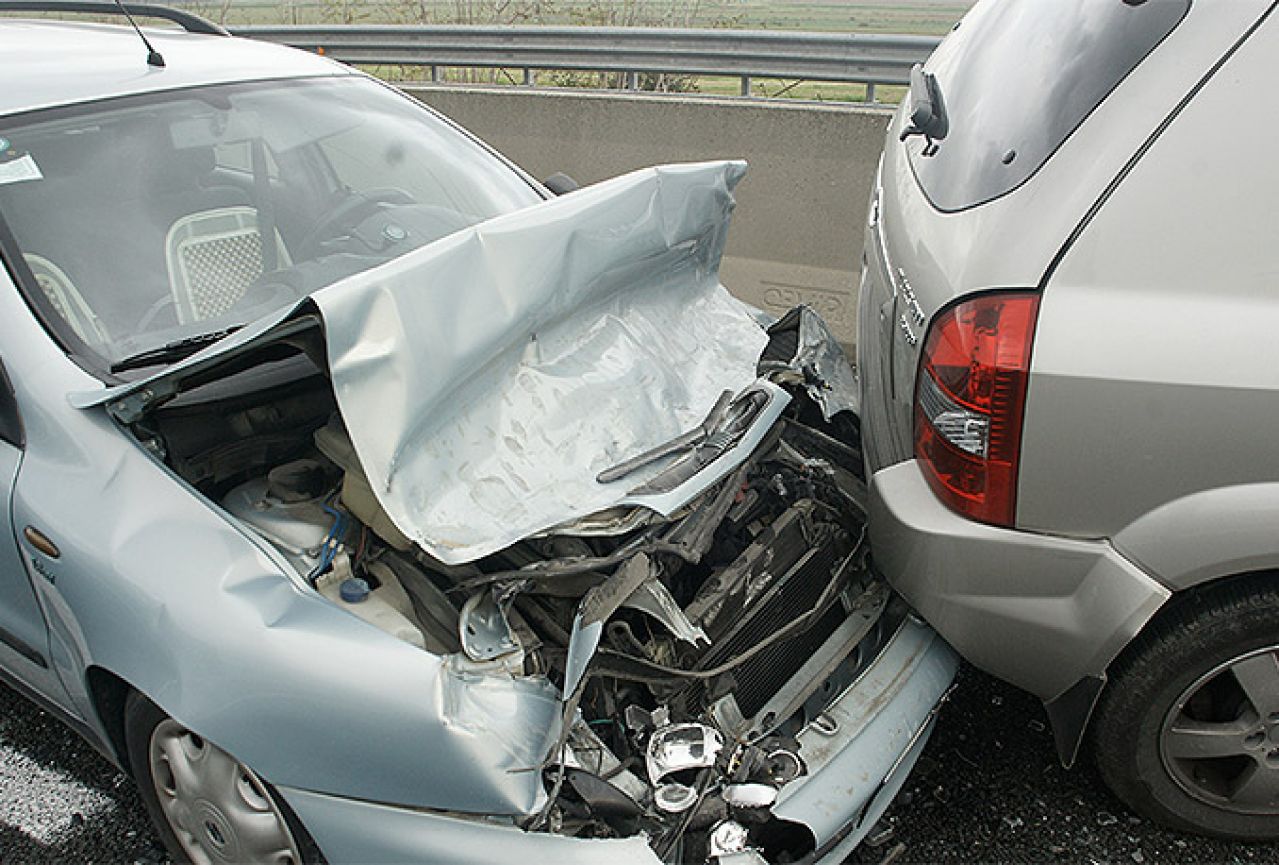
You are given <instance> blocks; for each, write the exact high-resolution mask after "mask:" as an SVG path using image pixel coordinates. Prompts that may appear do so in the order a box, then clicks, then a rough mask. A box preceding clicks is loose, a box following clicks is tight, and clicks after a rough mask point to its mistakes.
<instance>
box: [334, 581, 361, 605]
mask: <svg viewBox="0 0 1279 865" xmlns="http://www.w3.org/2000/svg"><path fill="white" fill-rule="evenodd" d="M338 594H339V595H340V596H341V597H342V600H344V601H346V602H347V603H348V604H358V603H359V602H360V601H363V600H366V599H367V598H368V596H369V584H368V583H366V582H364V580H362V579H360V578H359V577H348V578H346V579H345V580H343V581H342V585H341V587H340V588H339V589H338Z"/></svg>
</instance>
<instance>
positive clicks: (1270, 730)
mask: <svg viewBox="0 0 1279 865" xmlns="http://www.w3.org/2000/svg"><path fill="white" fill-rule="evenodd" d="M1159 751H1160V756H1161V757H1162V759H1163V763H1164V768H1165V769H1167V770H1168V774H1169V775H1171V776H1172V779H1173V780H1174V781H1175V782H1176V783H1177V785H1178V786H1179V787H1181V789H1182V790H1184V791H1185V792H1186V793H1188V794H1189V795H1191V796H1192V797H1194V798H1195V799H1198V800H1199V801H1201V802H1204V803H1206V804H1209V805H1212V806H1214V807H1217V808H1221V809H1223V810H1226V811H1231V812H1234V813H1237V814H1254V815H1276V814H1279V646H1267V647H1265V648H1262V649H1255V650H1253V651H1251V652H1248V653H1246V654H1243V655H1239V656H1237V657H1235V658H1233V659H1231V660H1229V661H1227V662H1226V663H1224V664H1221V665H1219V666H1217V667H1215V668H1213V669H1212V670H1210V671H1209V672H1208V673H1206V674H1205V675H1203V676H1201V677H1200V678H1199V679H1198V680H1197V681H1196V682H1195V683H1194V684H1192V685H1191V686H1190V687H1189V688H1187V689H1186V690H1185V691H1183V692H1182V694H1181V696H1180V697H1178V698H1177V702H1176V703H1174V704H1173V706H1172V708H1171V709H1170V710H1169V712H1168V715H1167V717H1166V718H1165V719H1164V724H1163V729H1162V731H1161V732H1160V736H1159Z"/></svg>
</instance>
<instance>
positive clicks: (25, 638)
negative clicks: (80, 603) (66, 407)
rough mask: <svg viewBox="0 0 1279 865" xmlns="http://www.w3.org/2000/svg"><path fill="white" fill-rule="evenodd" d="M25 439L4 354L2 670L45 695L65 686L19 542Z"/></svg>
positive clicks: (0, 363)
mask: <svg viewBox="0 0 1279 865" xmlns="http://www.w3.org/2000/svg"><path fill="white" fill-rule="evenodd" d="M24 444H25V442H24V436H23V427H22V416H21V413H20V412H19V409H18V403H17V398H16V396H15V395H14V389H13V384H12V382H11V381H10V379H9V374H8V372H7V370H6V369H5V366H4V359H3V358H2V357H0V506H2V507H3V514H4V520H3V526H4V530H3V531H0V670H2V671H3V672H4V673H5V674H7V676H8V678H10V679H17V680H18V681H19V683H21V684H24V685H26V686H28V687H29V688H33V689H35V690H36V691H38V692H40V694H41V695H43V696H46V697H53V696H54V695H55V694H58V693H61V691H62V686H61V684H60V683H59V681H58V679H57V676H56V675H55V673H54V672H53V669H52V668H51V666H50V664H49V648H48V647H49V631H48V628H47V626H46V625H45V620H44V615H43V613H42V612H41V610H40V604H39V602H38V601H37V600H36V595H35V591H34V589H33V587H32V585H31V579H30V577H29V576H28V574H27V569H26V568H25V567H24V566H23V562H22V555H21V552H20V549H19V547H18V536H19V534H20V533H21V532H22V529H23V528H24V527H18V526H14V525H13V487H14V483H15V482H16V480H17V477H18V469H19V467H20V466H21V463H22V453H23V446H24ZM37 540H38V538H37ZM55 699H56V697H55Z"/></svg>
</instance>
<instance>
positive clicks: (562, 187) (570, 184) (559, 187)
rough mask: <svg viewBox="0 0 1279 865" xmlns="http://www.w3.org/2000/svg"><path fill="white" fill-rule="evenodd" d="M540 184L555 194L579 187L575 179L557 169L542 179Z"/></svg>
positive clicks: (561, 193) (568, 191)
mask: <svg viewBox="0 0 1279 865" xmlns="http://www.w3.org/2000/svg"><path fill="white" fill-rule="evenodd" d="M542 185H543V186H545V187H546V188H547V189H549V190H551V192H553V193H555V194H556V195H565V194H567V193H570V192H573V191H574V190H577V189H580V188H581V186H580V184H578V182H577V181H576V180H574V179H573V178H571V177H569V176H568V175H567V174H564V173H562V172H559V171H557V172H555V173H554V174H552V175H551V176H550V177H548V178H546V179H545V180H543V181H542Z"/></svg>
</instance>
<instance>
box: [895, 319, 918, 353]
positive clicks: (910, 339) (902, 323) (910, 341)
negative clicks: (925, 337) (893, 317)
mask: <svg viewBox="0 0 1279 865" xmlns="http://www.w3.org/2000/svg"><path fill="white" fill-rule="evenodd" d="M897 326H898V327H899V328H901V332H902V336H904V337H906V344H907V345H910V346H914V345H915V344H916V343H918V342H919V337H917V336H915V331H913V330H911V329H910V322H909V321H907V320H906V313H904V312H903V313H902V316H901V318H899V319H897Z"/></svg>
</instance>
